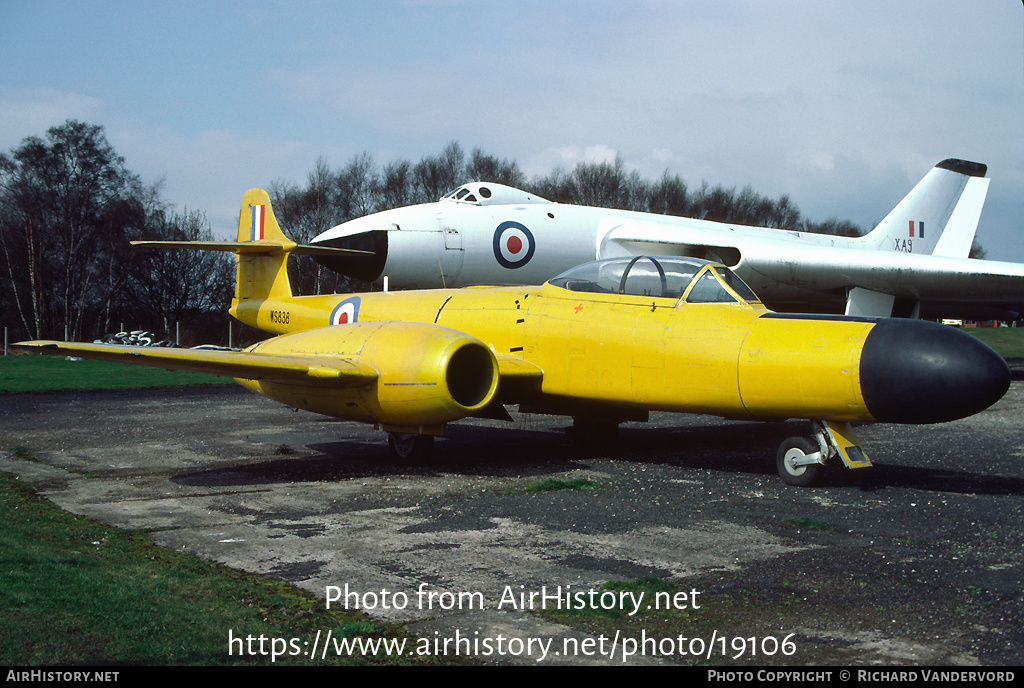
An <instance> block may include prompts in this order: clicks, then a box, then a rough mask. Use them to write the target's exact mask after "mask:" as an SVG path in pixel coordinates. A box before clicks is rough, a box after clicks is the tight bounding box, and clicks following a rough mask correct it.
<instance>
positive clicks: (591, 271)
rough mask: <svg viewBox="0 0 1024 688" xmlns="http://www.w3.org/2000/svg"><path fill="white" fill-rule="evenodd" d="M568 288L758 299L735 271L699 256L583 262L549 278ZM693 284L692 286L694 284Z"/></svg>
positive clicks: (695, 299) (694, 298)
mask: <svg viewBox="0 0 1024 688" xmlns="http://www.w3.org/2000/svg"><path fill="white" fill-rule="evenodd" d="M549 282H550V283H551V284H553V285H554V286H556V287H562V288H563V289H568V290H569V291H580V292H590V293H596V294H625V295H631V296H653V297H656V298H665V299H680V298H682V296H683V294H686V302H687V303H736V302H738V301H741V300H742V301H749V302H754V303H756V302H759V301H760V299H758V298H757V296H756V295H755V294H754V292H753V291H752V290H751V289H750V287H748V286H747V285H746V284H745V283H744V282H743V280H741V279H740V278H739V277H737V276H736V274H735V273H734V272H733V271H732V270H730V269H729V268H727V267H725V266H724V265H721V264H718V263H712V262H711V261H707V260H701V259H700V258H683V257H674V256H657V257H654V256H629V257H625V258H609V259H607V260H596V261H594V262H592V263H584V264H583V265H579V266H577V267H574V268H572V269H570V270H567V271H565V272H563V273H562V274H561V275H559V276H558V277H555V278H554V279H551V280H549ZM691 285H692V286H691Z"/></svg>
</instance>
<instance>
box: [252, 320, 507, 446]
mask: <svg viewBox="0 0 1024 688" xmlns="http://www.w3.org/2000/svg"><path fill="white" fill-rule="evenodd" d="M249 351H251V352H253V353H260V354H267V355H279V356H289V357H300V358H305V359H308V360H310V361H315V362H316V363H317V364H319V365H320V366H323V367H324V369H325V370H329V371H330V370H332V369H333V368H342V370H343V372H342V374H341V375H340V376H339V377H331V376H330V375H325V376H323V377H322V378H318V377H316V376H311V377H310V378H309V379H308V381H299V382H293V381H283V380H282V381H279V380H239V383H241V384H242V385H244V386H246V387H248V388H249V389H252V390H253V391H255V392H258V393H260V394H262V395H264V396H266V397H269V398H271V399H274V400H275V401H279V402H281V403H283V404H287V405H289V406H295V407H298V408H302V409H306V410H308V411H313V412H315V413H322V414H324V415H328V416H333V417H335V418H345V419H348V420H356V421H362V422H366V423H379V424H381V425H382V426H384V427H385V429H388V430H395V431H402V432H419V433H438V432H440V431H441V427H442V425H443V424H444V423H447V422H450V421H453V420H458V419H460V418H465V417H466V416H471V415H473V414H474V413H476V412H478V411H480V410H481V409H483V408H484V407H485V406H487V404H489V403H490V402H491V400H492V399H493V398H494V394H495V392H496V391H497V388H498V363H497V361H496V359H495V357H494V354H493V353H492V352H491V350H490V349H489V348H487V346H486V345H485V344H484V343H483V342H481V341H480V340H478V339H476V338H474V337H470V336H468V335H466V334H464V333H462V332H458V331H456V330H453V329H451V328H448V327H443V326H441V325H434V324H432V323H417V322H357V323H351V324H346V325H333V326H330V327H321V328H318V329H314V330H304V331H302V332H295V333H292V334H286V335H281V336H279V337H274V338H273V339H268V340H267V341H264V342H261V343H259V344H256V345H255V346H253V347H251V348H250V349H249ZM346 368H351V369H352V374H351V375H349V374H346V372H345V369H346ZM356 368H358V369H359V371H362V372H356ZM370 369H372V371H371V370H370ZM367 371H369V374H367ZM373 371H376V375H373V374H372V373H373Z"/></svg>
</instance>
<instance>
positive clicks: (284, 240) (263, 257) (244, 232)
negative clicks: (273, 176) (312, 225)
mask: <svg viewBox="0 0 1024 688" xmlns="http://www.w3.org/2000/svg"><path fill="white" fill-rule="evenodd" d="M238 243H239V244H245V248H244V249H243V250H239V251H238V282H237V284H236V285H235V300H236V301H249V300H254V299H259V300H262V299H267V298H279V297H290V296H291V295H292V286H291V283H290V282H289V281H288V270H287V264H288V254H289V253H291V252H292V250H293V249H294V248H295V247H296V244H295V242H294V241H292V240H291V239H289V238H288V237H286V236H285V235H284V232H282V231H281V226H280V225H279V224H277V218H276V217H274V210H273V208H271V207H270V196H269V195H267V192H266V191H264V190H263V189H249V190H248V191H246V192H245V195H244V196H243V197H242V209H241V211H240V212H239V214H238Z"/></svg>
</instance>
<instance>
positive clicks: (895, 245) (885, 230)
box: [860, 158, 989, 258]
mask: <svg viewBox="0 0 1024 688" xmlns="http://www.w3.org/2000/svg"><path fill="white" fill-rule="evenodd" d="M986 171H987V168H986V166H985V165H982V164H981V163H977V162H968V161H967V160H955V159H952V158H951V159H948V160H943V161H942V162H940V163H939V164H938V165H936V166H935V167H933V168H932V169H931V171H929V172H928V174H927V175H925V177H924V179H922V180H921V181H920V182H918V184H917V186H915V187H914V188H913V189H912V190H911V191H910V193H909V194H907V196H906V197H905V198H904V199H903V200H902V201H900V203H899V205H897V206H896V207H895V208H894V209H893V210H892V212H890V213H889V214H888V215H886V217H885V219H884V220H882V222H881V223H880V224H879V225H878V226H877V227H875V228H874V229H873V230H872V231H871V232H870V233H868V234H867V235H865V236H864V237H863V238H862V239H860V241H861V242H864V245H865V246H869V247H871V248H874V249H878V250H880V251H893V250H895V251H900V252H903V253H923V254H931V255H936V256H945V257H949V258H966V257H967V255H968V253H970V250H971V244H972V243H974V234H975V232H976V231H977V229H978V219H979V218H980V217H981V209H982V206H983V205H984V204H985V195H986V194H987V193H988V184H989V180H988V179H987V178H986V177H985V173H986Z"/></svg>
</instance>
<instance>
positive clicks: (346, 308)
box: [331, 296, 359, 325]
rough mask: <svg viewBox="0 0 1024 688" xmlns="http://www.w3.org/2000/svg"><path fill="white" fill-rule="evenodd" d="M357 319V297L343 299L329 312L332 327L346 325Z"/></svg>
mask: <svg viewBox="0 0 1024 688" xmlns="http://www.w3.org/2000/svg"><path fill="white" fill-rule="evenodd" d="M358 319H359V297H358V296H353V297H352V298H349V299H345V300H344V301H342V302H341V303H339V304H338V305H337V306H335V307H334V310H333V311H331V324H332V325H346V324H348V323H354V322H355V321H356V320H358Z"/></svg>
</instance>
